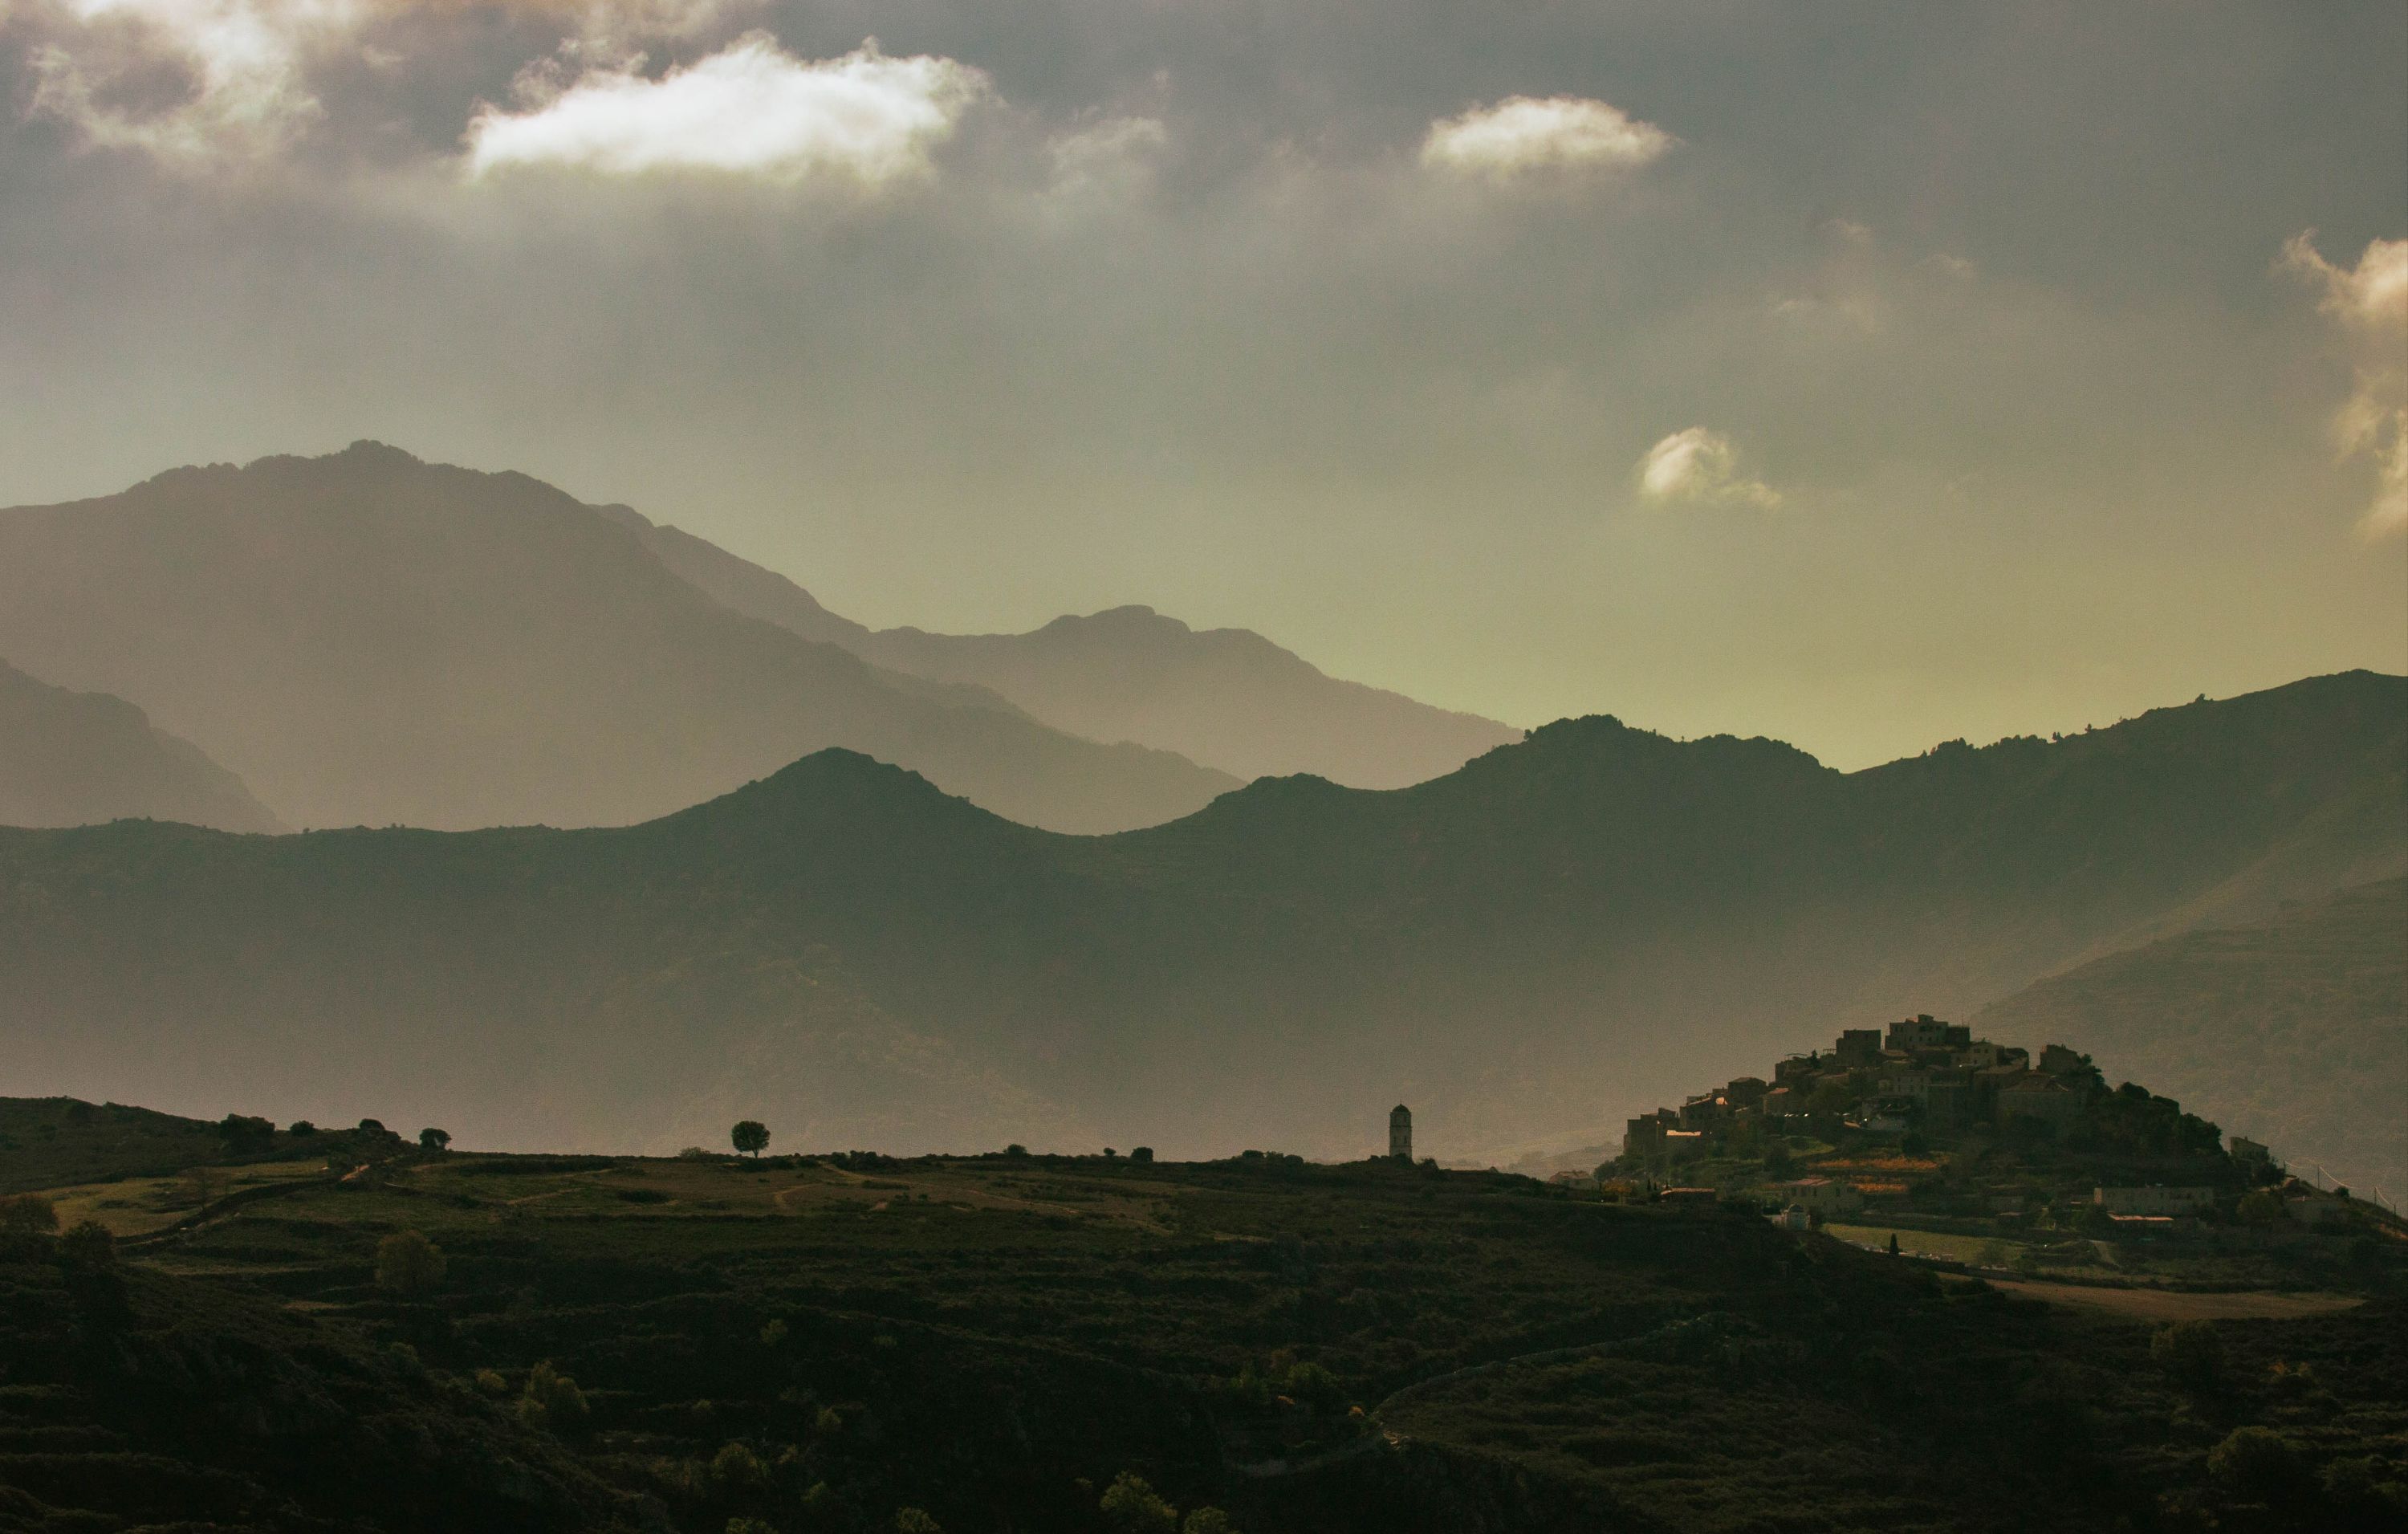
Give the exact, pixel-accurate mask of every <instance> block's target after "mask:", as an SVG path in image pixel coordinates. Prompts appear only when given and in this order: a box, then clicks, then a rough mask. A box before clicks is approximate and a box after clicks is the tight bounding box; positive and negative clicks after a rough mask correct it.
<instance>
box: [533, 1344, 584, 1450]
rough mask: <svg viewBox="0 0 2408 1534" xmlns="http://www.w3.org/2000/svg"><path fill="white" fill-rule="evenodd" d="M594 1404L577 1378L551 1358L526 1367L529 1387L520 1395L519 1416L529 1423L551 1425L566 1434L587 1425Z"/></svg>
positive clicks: (560, 1432) (554, 1429)
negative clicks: (565, 1372) (555, 1363)
mask: <svg viewBox="0 0 2408 1534" xmlns="http://www.w3.org/2000/svg"><path fill="white" fill-rule="evenodd" d="M591 1411H592V1408H590V1407H588V1406H587V1405H586V1403H585V1392H584V1391H582V1390H580V1389H578V1388H577V1382H576V1381H575V1380H572V1379H570V1378H569V1377H568V1376H567V1375H566V1374H563V1373H562V1372H560V1370H558V1369H554V1368H553V1367H552V1360H550V1359H549V1358H547V1359H545V1360H544V1361H543V1362H542V1363H539V1364H538V1365H536V1366H535V1368H533V1369H529V1370H528V1371H527V1383H526V1390H525V1391H524V1392H523V1394H522V1395H521V1396H520V1397H519V1416H520V1418H521V1419H522V1420H523V1421H524V1422H526V1423H527V1424H528V1426H535V1427H549V1428H551V1429H552V1431H553V1432H555V1433H559V1434H561V1435H562V1436H564V1437H567V1436H571V1435H574V1434H575V1433H577V1432H578V1431H579V1430H580V1429H581V1428H582V1427H583V1426H585V1420H586V1418H587V1416H588V1415H589V1414H590V1413H591Z"/></svg>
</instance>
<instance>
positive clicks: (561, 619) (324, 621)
mask: <svg viewBox="0 0 2408 1534" xmlns="http://www.w3.org/2000/svg"><path fill="white" fill-rule="evenodd" d="M0 653H6V654H8V655H10V656H11V657H12V658H13V659H15V660H16V661H17V662H18V663H19V664H22V665H24V666H26V667H29V668H31V669H33V670H35V671H36V672H37V673H38V674H40V675H42V676H45V677H47V678H50V679H52V680H54V681H60V682H63V683H65V684H67V685H70V686H75V687H82V688H96V689H103V690H107V691H108V692H112V693H116V694H118V695H121V696H124V697H128V698H132V699H134V700H136V702H138V703H140V704H141V705H142V706H143V707H144V708H145V709H147V710H150V714H151V716H152V717H153V718H154V719H156V720H157V721H159V723H160V724H162V725H163V726H165V728H168V729H172V730H174V731H176V732H177V733H178V734H179V735H182V736H185V737H187V738H190V739H192V740H193V741H195V742H197V743H198V744H199V745H200V746H201V747H202V748H203V749H205V750H207V751H208V753H210V754H211V755H212V756H214V757H215V758H216V759H217V760H219V761H221V762H223V763H224V764H226V766H227V767H230V768H231V769H232V770H234V771H235V772H236V773H237V774H239V775H240V776H241V778H242V779H243V780H244V781H246V782H247V783H249V784H250V785H251V788H252V789H253V791H254V792H256V793H257V794H258V795H259V796H261V797H262V798H263V799H264V800H265V802H266V803H268V804H269V805H271V806H273V807H275V809H276V810H277V812H278V813H279V815H281V816H282V817H283V818H284V819H285V820H287V821H289V822H292V823H294V824H302V825H316V826H323V825H346V824H394V823H400V824H414V825H429V826H443V827H470V826H480V825H495V824H565V825H590V824H627V823H631V822H635V821H640V820H643V819H646V818H648V817H651V816H654V815H659V814H662V813H665V812H667V811H669V810H674V809H677V808H679V807H681V806H683V805H688V804H692V803H694V802H695V801H696V800H698V799H703V798H707V797H709V796H711V795H714V794H720V793H724V792H725V791H726V790H727V789H729V788H731V787H733V786H735V785H736V784H738V783H741V782H743V781H746V780H748V779H751V778H754V777H758V776H760V775H761V774H763V773H766V772H769V771H772V770H774V769H775V768H777V767H780V766H781V765H783V764H785V763H787V762H790V761H792V760H794V759H795V758H796V757H797V756H800V755H803V754H805V753H809V752H812V751H816V750H820V749H822V748H824V747H828V746H839V745H840V746H845V747H849V748H852V749H854V750H858V751H862V752H867V753H871V754H873V755H876V756H879V757H881V758H882V759H884V760H888V761H894V762H899V763H902V764H904V765H906V766H909V767H913V768H914V769H916V770H919V771H921V772H924V773H925V774H926V775H927V777H928V778H929V779H930V780H931V781H935V782H937V783H939V784H941V785H942V786H944V787H945V788H946V789H948V790H950V791H952V792H954V793H959V794H964V795H967V796H970V797H971V798H973V799H975V800H977V801H978V802H979V803H981V804H983V805H985V806H987V807H989V808H990V809H993V810H996V811H997V812H999V813H1003V814H1007V815H1011V816H1012V817H1014V818H1016V819H1019V820H1023V821H1025V822H1028V823H1030V824H1041V825H1049V826H1053V827H1055V828H1057V829H1063V830H1071V831H1102V830H1111V829H1117V828H1124V827H1127V826H1132V825H1143V824H1153V823H1155V822H1159V821H1163V820H1168V819H1170V818H1172V817H1174V816H1176V815H1180V814H1183V813H1185V812H1187V811H1190V810H1195V809H1196V808H1197V807H1198V806H1200V805H1202V804H1204V803H1205V802H1207V801H1208V800H1210V799H1211V797H1212V796H1214V795H1215V794H1218V793H1221V792H1224V791H1225V790H1226V789H1229V788H1232V787H1235V786H1236V780H1235V779H1232V778H1230V777H1228V776H1227V775H1226V774H1223V773H1218V772H1213V771H1210V770H1208V769H1206V768H1203V767H1197V766H1196V765H1195V764H1194V763H1192V762H1189V761H1186V760H1184V759H1183V758H1181V757H1178V756H1176V755H1173V754H1171V753H1166V752H1156V751H1149V750H1145V749H1142V748H1140V747H1136V746H1126V745H1098V744H1096V743H1094V742H1092V741H1087V740H1082V739H1076V738H1071V737H1069V736H1066V735H1063V734H1061V733H1060V732H1058V731H1055V730H1052V729H1048V728H1045V727H1044V726H1042V725H1039V724H1035V723H1034V722H1032V721H1030V720H1028V719H1026V718H1025V717H1023V716H1020V715H1018V714H1016V713H1014V712H1013V711H1012V710H1010V709H1009V708H1008V707H1006V706H1003V705H1000V704H998V703H997V702H996V700H994V699H993V698H991V697H984V696H982V695H975V694H973V693H970V692H969V691H968V690H964V689H954V690H953V692H952V693H951V694H948V693H947V691H946V690H945V689H942V688H939V687H937V686H934V685H932V684H930V683H927V682H925V681H917V680H912V681H898V680H897V679H895V678H892V677H888V676H885V675H882V673H880V672H878V671H877V670H876V669H874V668H873V667H869V666H868V665H867V664H865V663H864V662H863V661H862V660H861V659H860V658H859V657H857V656H855V655H853V654H852V653H851V652H847V651H845V650H842V649H839V648H838V647H836V646H834V645H828V644H820V643H814V642H811V641H809V640H806V639H804V638H800V637H798V636H796V635H795V634H793V633H790V632H787V631H786V630H784V629H781V628H779V627H777V626H775V625H773V624H767V623H762V622H758V621H756V620H753V619H748V618H745V617H742V616H740V615H738V614H737V613H734V612H731V611H730V610H728V609H726V608H725V607H724V606H722V605H721V604H720V603H718V602H716V601H714V600H712V599H711V598H710V597H708V596H706V595H703V594H702V593H701V592H699V591H697V590H696V589H695V587H693V586H692V585H691V584H689V583H688V582H687V581H684V580H682V579H681V578H680V577H678V576H677V575H674V574H672V573H671V572H670V571H669V570H668V569H667V568H666V567H665V566H663V565H662V564H661V563H660V561H659V560H658V559H656V558H654V557H653V556H652V554H650V553H649V552H646V550H645V549H644V547H643V546H642V544H641V543H639V542H638V540H637V539H636V538H634V537H633V536H631V535H630V534H629V533H628V532H627V530H626V529H624V528H623V527H621V526H619V525H618V524H617V523H613V522H612V521H611V520H610V519H609V518H608V517H606V516H604V515H602V514H601V513H599V512H597V511H596V510H595V509H592V508H589V507H586V506H583V505H581V504H580V503H578V502H577V501H575V500H573V499H571V498H570V497H569V496H567V495H563V494H562V493H560V492H559V491H557V490H554V489H552V488H551V487H550V486H548V485H545V484H542V483H540V482H538V481H537V480H530V479H527V478H525V477H524V476H522V475H515V474H479V473H472V472H470V471H467V470H465V469H458V468H450V467H444V466H437V465H430V464H423V463H420V462H419V461H418V460H416V459H414V458H411V457H410V456H409V454H407V453H403V452H397V451H395V450H394V449H391V448H384V447H379V446H377V445H375V444H372V443H361V444H358V445H355V446H354V447H352V448H351V449H350V450H348V451H346V452H340V453H336V454H333V455H331V456H328V457H324V458H314V459H303V458H267V459H262V460H260V461H259V462H257V463H254V464H251V465H250V466H247V467H243V468H235V467H232V466H215V467H209V468H185V469H178V470H174V471H172V472H170V473H167V474H163V475H161V476H159V477H158V478H156V479H154V480H149V481H147V482H145V483H144V484H141V485H138V486H136V487H135V488H134V489H132V490H129V491H126V492H124V493H123V494H122V495H112V496H108V497H105V498H103V499H100V500H95V501H85V502H78V503H75V504H72V505H66V506H55V507H20V508H17V509H11V510H0Z"/></svg>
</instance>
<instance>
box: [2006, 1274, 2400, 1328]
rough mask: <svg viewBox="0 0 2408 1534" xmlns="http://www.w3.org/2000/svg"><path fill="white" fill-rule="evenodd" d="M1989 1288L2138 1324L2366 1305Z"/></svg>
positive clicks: (2344, 1300) (2069, 1287)
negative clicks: (2105, 1313) (2119, 1317)
mask: <svg viewBox="0 0 2408 1534" xmlns="http://www.w3.org/2000/svg"><path fill="white" fill-rule="evenodd" d="M1992 1285H1993V1287H1996V1288H2000V1289H2004V1290H2005V1291H2006V1292H2007V1293H2009V1294H2012V1295H2022V1296H2025V1297H2028V1298H2031V1299H2045V1300H2047V1301H2048V1302H2049V1303H2051V1304H2053V1305H2072V1306H2076V1307H2079V1308H2083V1309H2088V1310H2098V1311H2106V1312H2112V1313H2113V1314H2115V1315H2124V1316H2129V1317H2131V1318H2132V1319H2134V1320H2136V1321H2153V1322H2159V1323H2166V1322H2174V1321H2289V1320H2295V1319H2297V1318H2299V1317H2300V1316H2306V1315H2330V1314H2332V1313H2333V1312H2337V1311H2349V1310H2355V1309H2357V1308H2358V1306H2360V1305H2362V1304H2364V1303H2366V1301H2365V1298H2364V1297H2362V1296H2359V1295H2319V1294H2305V1295H2286V1294H2276V1293H2274V1292H2272V1291H2271V1290H2264V1289H2256V1290H2244V1291H2243V1292H2241V1293H2238V1294H2216V1293H2206V1294H2194V1293H2189V1292H2186V1291H2183V1290H2178V1289H2137V1288H2132V1289H2128V1288H2115V1287H2111V1286H2109V1285H2106V1284H2093V1283H2033V1282H2030V1281H2028V1280H2021V1279H1996V1280H1993V1281H1992Z"/></svg>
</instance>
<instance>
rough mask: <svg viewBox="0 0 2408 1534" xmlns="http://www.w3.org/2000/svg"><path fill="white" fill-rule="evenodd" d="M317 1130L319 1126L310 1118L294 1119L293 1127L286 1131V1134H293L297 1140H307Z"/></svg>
mask: <svg viewBox="0 0 2408 1534" xmlns="http://www.w3.org/2000/svg"><path fill="white" fill-rule="evenodd" d="M317 1132H318V1126H317V1125H314V1124H312V1123H310V1122H309V1121H308V1119H294V1121H293V1127H291V1128H290V1129H287V1130H286V1131H285V1133H286V1134H289V1135H291V1136H292V1137H293V1138H294V1139H295V1140H307V1139H308V1138H309V1137H310V1136H311V1135H314V1134H316V1133H317Z"/></svg>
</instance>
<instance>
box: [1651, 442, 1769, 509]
mask: <svg viewBox="0 0 2408 1534" xmlns="http://www.w3.org/2000/svg"><path fill="white" fill-rule="evenodd" d="M1639 493H1640V495H1642V496H1644V497H1646V498H1647V499H1648V500H1651V501H1660V502H1670V501H1695V502H1705V503H1713V504H1721V505H1742V506H1755V507H1761V508H1763V509H1767V510H1770V509H1772V508H1774V507H1776V506H1779V505H1780V504H1781V492H1779V491H1777V490H1775V489H1773V488H1772V487H1771V486H1770V485H1769V484H1766V483H1765V482H1764V481H1763V480H1748V479H1742V478H1741V477H1740V474H1739V452H1738V450H1737V449H1736V448H1734V447H1732V446H1731V439H1730V438H1729V437H1725V436H1724V435H1723V434H1722V433H1720V432H1717V431H1709V430H1707V429H1706V428H1705V427H1703V426H1690V427H1688V428H1686V429H1684V430H1682V431H1677V432H1674V433H1673V434H1672V435H1671V436H1670V437H1666V438H1664V439H1663V440H1662V441H1660V442H1658V443H1656V445H1655V446H1654V447H1652V448H1649V449H1648V450H1647V452H1646V454H1645V456H1643V457H1641V459H1640V460H1639Z"/></svg>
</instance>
